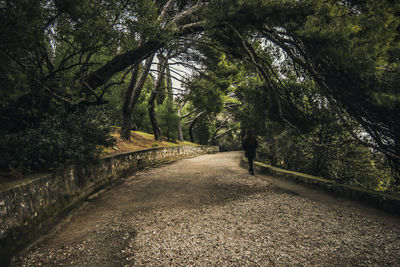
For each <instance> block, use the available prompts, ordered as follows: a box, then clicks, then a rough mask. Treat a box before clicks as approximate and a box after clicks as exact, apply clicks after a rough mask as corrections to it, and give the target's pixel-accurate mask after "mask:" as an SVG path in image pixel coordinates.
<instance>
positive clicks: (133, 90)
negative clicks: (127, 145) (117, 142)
mask: <svg viewBox="0 0 400 267" xmlns="http://www.w3.org/2000/svg"><path fill="white" fill-rule="evenodd" d="M153 57H154V54H152V55H151V56H150V57H149V58H148V59H147V60H146V63H145V64H144V66H143V70H142V73H141V74H140V78H139V80H138V79H137V76H138V73H139V66H137V67H135V69H134V72H136V74H135V76H136V77H134V74H133V73H132V79H131V82H130V84H129V86H128V89H127V90H126V93H125V97H124V105H123V107H122V125H121V137H122V138H123V139H125V140H130V137H131V134H130V132H131V128H132V123H131V116H132V110H133V108H134V107H135V105H136V103H137V101H138V99H139V96H140V94H141V92H142V89H143V87H144V84H145V82H146V78H147V76H148V74H149V71H150V67H151V63H152V62H153Z"/></svg>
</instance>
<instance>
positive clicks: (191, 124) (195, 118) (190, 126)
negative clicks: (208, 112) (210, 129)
mask: <svg viewBox="0 0 400 267" xmlns="http://www.w3.org/2000/svg"><path fill="white" fill-rule="evenodd" d="M204 113H205V111H202V112H200V113H199V114H197V115H196V117H194V119H193V120H192V122H191V123H190V125H189V137H190V142H192V143H195V141H194V136H193V127H194V125H195V124H196V122H197V121H198V120H199V118H200V117H201V115H203V114H204Z"/></svg>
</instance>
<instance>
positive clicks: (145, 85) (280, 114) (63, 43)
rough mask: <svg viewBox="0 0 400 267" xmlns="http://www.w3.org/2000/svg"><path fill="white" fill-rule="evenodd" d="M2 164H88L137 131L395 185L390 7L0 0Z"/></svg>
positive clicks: (13, 169)
mask: <svg viewBox="0 0 400 267" xmlns="http://www.w3.org/2000/svg"><path fill="white" fill-rule="evenodd" d="M0 16H1V19H0V29H1V30H0V31H1V36H0V40H1V41H0V62H1V63H0V79H1V81H0V86H1V90H0V124H1V128H0V169H1V170H2V172H3V173H11V174H14V175H18V174H25V173H30V172H35V171H43V170H52V169H55V168H60V167H63V166H66V165H69V164H85V163H86V162H88V161H91V160H94V159H95V158H96V156H98V154H99V152H100V150H101V147H104V146H110V145H112V143H113V139H112V138H111V136H110V133H111V131H112V129H114V128H115V127H113V126H119V127H121V128H120V134H121V137H122V138H124V139H129V138H131V135H130V131H131V130H132V129H134V130H141V131H145V132H149V133H152V134H154V138H155V139H157V140H160V139H161V138H167V139H168V140H172V141H173V140H184V139H185V140H190V141H193V142H196V143H200V144H210V145H218V146H220V148H221V150H238V149H240V148H241V145H240V144H241V137H242V133H243V132H244V130H245V129H252V130H253V131H255V132H256V134H257V136H258V140H259V143H260V146H259V149H258V160H259V161H262V162H266V163H269V164H272V165H274V166H278V167H282V168H286V169H289V170H296V171H300V172H304V173H309V174H313V175H317V176H322V177H325V178H328V179H335V180H337V181H339V182H342V183H345V184H351V185H357V186H361V187H364V188H367V189H372V190H379V191H399V188H400V116H399V115H400V89H399V86H400V65H399V63H400V61H399V57H400V3H399V2H398V1H394V0H381V1H375V0H363V1H359V0H307V1H298V0H281V1H273V0H3V1H0Z"/></svg>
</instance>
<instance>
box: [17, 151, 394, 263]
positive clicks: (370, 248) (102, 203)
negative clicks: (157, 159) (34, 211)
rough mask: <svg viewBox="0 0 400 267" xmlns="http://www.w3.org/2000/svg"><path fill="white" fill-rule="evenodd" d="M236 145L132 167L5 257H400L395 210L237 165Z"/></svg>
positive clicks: (182, 260)
mask: <svg viewBox="0 0 400 267" xmlns="http://www.w3.org/2000/svg"><path fill="white" fill-rule="evenodd" d="M240 157H241V153H238V152H228V153H219V154H214V155H204V156H199V157H196V158H192V159H185V160H179V161H176V162H174V163H171V164H167V165H163V166H161V167H158V168H152V169H148V170H144V171H141V172H139V173H136V174H135V175H134V176H131V177H129V178H128V179H126V181H125V182H124V183H123V184H120V185H118V186H116V187H114V188H112V189H111V190H108V191H106V192H104V193H103V194H101V195H100V196H99V197H97V198H95V199H92V200H90V201H88V202H86V203H85V204H84V205H82V207H80V208H79V209H77V210H75V211H74V212H73V213H72V214H71V215H70V216H69V217H68V218H67V219H65V220H64V221H62V222H61V223H60V224H58V225H57V226H56V227H55V228H54V229H53V230H52V231H51V232H50V233H49V234H48V235H46V236H43V237H42V238H41V239H40V240H38V241H37V242H36V243H34V244H33V245H32V246H30V247H29V248H28V249H26V250H25V251H24V252H22V253H21V255H18V256H16V258H15V259H14V262H13V265H14V266H288V265H291V266H292V265H296V266H400V218H398V217H395V216H391V215H389V214H386V213H383V212H380V211H377V210H375V209H372V208H368V207H364V206H362V205H360V204H357V203H353V202H351V201H346V200H343V199H336V198H334V197H331V196H328V195H324V194H323V193H319V192H317V191H314V190H312V189H308V188H305V187H302V186H299V185H296V184H291V183H289V182H284V181H281V180H279V179H275V178H272V177H268V176H264V175H259V174H256V175H255V176H251V175H249V174H248V172H247V170H245V169H243V168H241V167H240V166H239V161H240Z"/></svg>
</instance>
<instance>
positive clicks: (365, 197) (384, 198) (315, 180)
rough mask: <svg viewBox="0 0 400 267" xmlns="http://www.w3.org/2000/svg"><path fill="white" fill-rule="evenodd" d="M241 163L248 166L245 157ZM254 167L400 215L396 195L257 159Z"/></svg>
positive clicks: (275, 175) (257, 169) (272, 174)
mask: <svg viewBox="0 0 400 267" xmlns="http://www.w3.org/2000/svg"><path fill="white" fill-rule="evenodd" d="M240 165H241V166H242V167H243V168H248V161H247V159H246V158H245V157H242V158H241V162H240ZM254 169H255V170H256V171H258V172H259V173H263V174H267V175H271V176H274V177H279V178H284V179H286V180H288V181H291V182H295V183H298V184H302V185H306V186H308V187H311V188H314V189H317V190H321V191H324V192H327V193H329V194H331V195H333V196H340V197H344V198H346V199H350V200H355V201H357V202H360V203H363V204H366V205H368V206H370V207H374V208H377V209H379V210H383V211H385V212H388V213H391V214H395V215H400V198H399V197H396V196H392V195H389V194H385V193H382V192H375V191H371V190H367V189H363V188H359V187H355V186H350V185H345V184H340V183H337V182H335V181H333V180H328V179H325V178H322V177H316V176H312V175H308V174H303V173H299V172H294V171H289V170H284V169H280V168H277V167H274V166H271V165H268V164H264V163H261V162H256V161H255V162H254Z"/></svg>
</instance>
